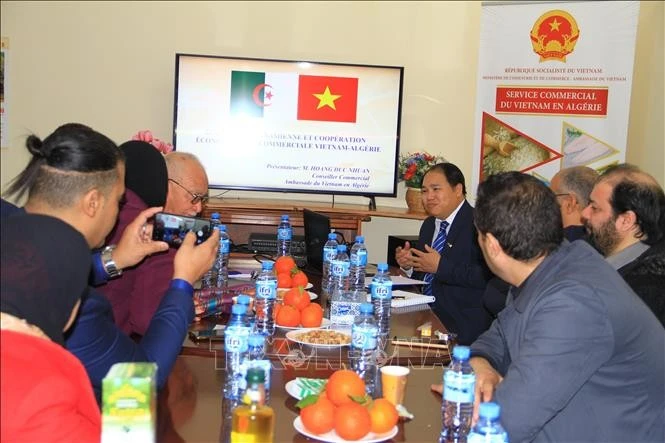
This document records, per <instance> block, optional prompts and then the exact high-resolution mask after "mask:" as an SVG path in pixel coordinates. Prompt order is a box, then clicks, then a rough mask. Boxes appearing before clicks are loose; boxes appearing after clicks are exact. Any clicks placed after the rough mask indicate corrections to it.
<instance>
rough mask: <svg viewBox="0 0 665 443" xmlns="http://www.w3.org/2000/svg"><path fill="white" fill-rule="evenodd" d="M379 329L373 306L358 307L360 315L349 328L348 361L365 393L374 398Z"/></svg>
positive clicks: (366, 304) (363, 305)
mask: <svg viewBox="0 0 665 443" xmlns="http://www.w3.org/2000/svg"><path fill="white" fill-rule="evenodd" d="M378 336H379V327H378V326H377V325H376V320H374V306H372V304H371V303H362V304H361V305H360V315H359V316H358V318H356V320H355V322H353V327H352V328H351V350H350V351H349V360H350V363H351V367H352V368H353V370H354V371H355V372H356V373H357V374H358V375H360V377H361V378H362V379H363V380H364V381H365V391H366V392H367V393H368V394H369V395H371V396H374V388H375V381H376V372H377V367H376V350H377V346H378Z"/></svg>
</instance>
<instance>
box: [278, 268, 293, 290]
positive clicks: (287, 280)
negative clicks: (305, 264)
mask: <svg viewBox="0 0 665 443" xmlns="http://www.w3.org/2000/svg"><path fill="white" fill-rule="evenodd" d="M292 286H293V279H292V278H291V274H289V273H288V272H280V273H279V274H277V287H278V288H290V287H292Z"/></svg>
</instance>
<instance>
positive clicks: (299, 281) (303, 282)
mask: <svg viewBox="0 0 665 443" xmlns="http://www.w3.org/2000/svg"><path fill="white" fill-rule="evenodd" d="M291 279H292V280H293V286H302V287H303V288H304V287H305V286H307V283H309V279H308V278H307V275H306V274H305V273H304V272H302V271H296V272H295V273H293V275H292V276H291Z"/></svg>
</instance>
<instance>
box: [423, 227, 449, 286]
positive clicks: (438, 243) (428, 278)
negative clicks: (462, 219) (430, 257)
mask: <svg viewBox="0 0 665 443" xmlns="http://www.w3.org/2000/svg"><path fill="white" fill-rule="evenodd" d="M447 230H448V222H447V221H442V222H441V225H440V226H439V233H438V234H437V235H436V238H435V239H434V243H432V248H433V249H435V250H436V251H437V252H438V253H439V254H441V252H442V251H443V245H445V244H446V237H447V236H448V233H447ZM432 280H434V274H430V273H427V274H425V278H423V281H424V282H425V286H424V287H423V294H425V295H432Z"/></svg>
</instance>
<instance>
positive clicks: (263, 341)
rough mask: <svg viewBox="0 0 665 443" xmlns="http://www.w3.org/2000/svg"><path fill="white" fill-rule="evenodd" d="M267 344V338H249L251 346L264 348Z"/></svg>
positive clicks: (256, 336) (253, 336)
mask: <svg viewBox="0 0 665 443" xmlns="http://www.w3.org/2000/svg"><path fill="white" fill-rule="evenodd" d="M265 344H266V338H265V337H264V336H263V335H261V334H252V335H250V336H249V345H250V346H264V345H265Z"/></svg>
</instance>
